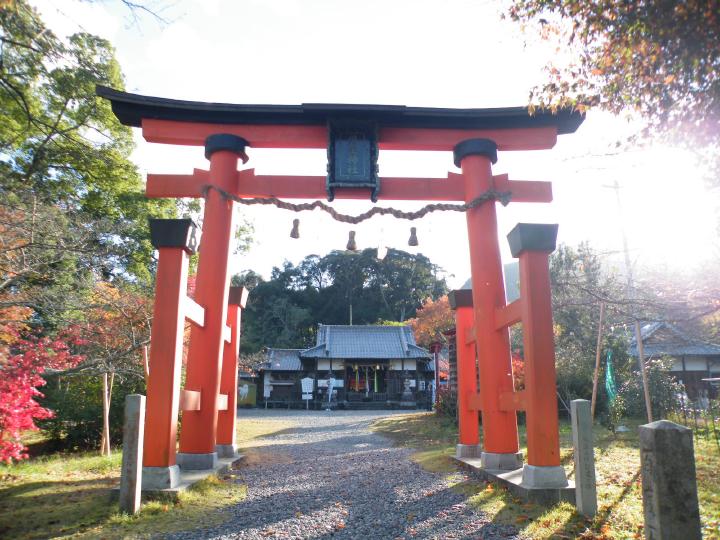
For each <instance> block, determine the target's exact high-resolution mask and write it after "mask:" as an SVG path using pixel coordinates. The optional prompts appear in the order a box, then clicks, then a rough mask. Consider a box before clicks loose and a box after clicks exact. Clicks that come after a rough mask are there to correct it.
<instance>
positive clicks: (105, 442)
mask: <svg viewBox="0 0 720 540" xmlns="http://www.w3.org/2000/svg"><path fill="white" fill-rule="evenodd" d="M114 379H115V373H112V374H111V375H110V384H108V374H107V373H103V430H102V438H101V439H100V455H102V456H110V396H111V392H112V383H113V381H114Z"/></svg>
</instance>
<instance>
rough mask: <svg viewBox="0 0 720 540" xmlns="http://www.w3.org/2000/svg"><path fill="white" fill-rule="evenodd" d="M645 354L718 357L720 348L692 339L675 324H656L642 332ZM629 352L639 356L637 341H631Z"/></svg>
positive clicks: (633, 339)
mask: <svg viewBox="0 0 720 540" xmlns="http://www.w3.org/2000/svg"><path fill="white" fill-rule="evenodd" d="M640 335H641V336H642V341H643V352H644V354H645V356H646V357H649V356H664V355H667V356H676V357H677V356H718V355H720V346H719V345H715V344H713V343H708V342H706V341H702V340H700V339H697V338H695V337H692V336H690V335H688V334H686V333H685V332H683V331H682V330H680V329H679V328H678V327H676V326H675V325H673V324H670V323H667V322H656V323H650V324H646V325H644V326H643V327H642V328H641V330H640ZM628 352H629V353H630V355H631V356H637V355H638V350H637V340H636V339H635V338H634V337H633V338H632V339H631V341H630V347H629V348H628Z"/></svg>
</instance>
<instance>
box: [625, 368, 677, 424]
mask: <svg viewBox="0 0 720 540" xmlns="http://www.w3.org/2000/svg"><path fill="white" fill-rule="evenodd" d="M671 368H672V359H670V358H656V359H652V358H651V359H648V360H646V361H645V372H646V374H647V379H648V390H649V392H650V402H651V403H652V411H653V418H654V419H656V420H657V419H659V418H667V416H668V414H669V413H670V412H671V411H672V410H674V409H675V408H676V406H677V405H678V403H677V397H676V396H677V395H678V394H680V393H681V392H682V386H681V385H680V384H679V383H678V382H677V381H676V380H675V377H673V376H672V375H670V369H671ZM620 397H622V398H623V401H624V403H625V412H626V414H627V416H630V417H633V418H646V416H647V413H646V411H645V397H644V392H643V383H642V378H641V376H640V373H639V371H638V372H635V373H634V374H633V375H632V376H630V377H629V378H628V379H627V380H626V381H625V382H624V383H623V384H622V386H621V387H620Z"/></svg>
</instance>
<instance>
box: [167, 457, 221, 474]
mask: <svg viewBox="0 0 720 540" xmlns="http://www.w3.org/2000/svg"><path fill="white" fill-rule="evenodd" d="M217 459H218V455H217V452H210V453H209V454H187V453H184V452H179V453H178V455H177V464H178V465H180V468H181V469H182V470H183V471H205V470H208V469H214V468H215V467H217Z"/></svg>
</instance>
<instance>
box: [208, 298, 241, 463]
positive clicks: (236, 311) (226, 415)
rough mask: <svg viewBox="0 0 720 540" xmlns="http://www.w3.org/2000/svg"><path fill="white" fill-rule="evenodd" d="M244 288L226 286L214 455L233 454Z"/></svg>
mask: <svg viewBox="0 0 720 540" xmlns="http://www.w3.org/2000/svg"><path fill="white" fill-rule="evenodd" d="M247 297H248V290H247V289H246V288H245V287H230V294H229V295H228V316H227V325H228V327H229V328H230V341H226V342H225V347H224V350H223V361H222V374H221V377H220V394H221V395H223V394H224V395H226V396H227V408H226V409H225V410H224V411H222V410H221V411H219V412H218V427H217V445H215V451H216V452H217V455H218V457H221V458H223V457H235V453H236V452H237V447H236V446H235V420H236V417H237V380H238V355H239V353H240V319H241V313H242V310H243V309H245V304H246V303H247Z"/></svg>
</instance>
